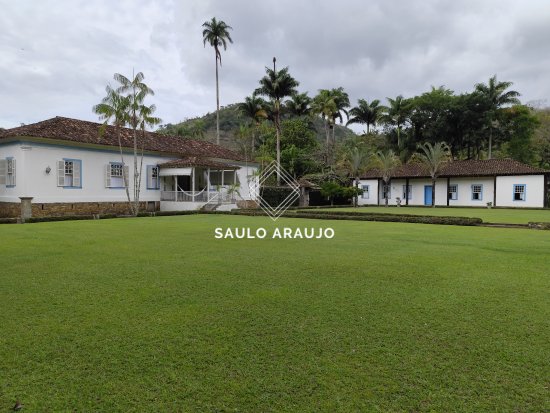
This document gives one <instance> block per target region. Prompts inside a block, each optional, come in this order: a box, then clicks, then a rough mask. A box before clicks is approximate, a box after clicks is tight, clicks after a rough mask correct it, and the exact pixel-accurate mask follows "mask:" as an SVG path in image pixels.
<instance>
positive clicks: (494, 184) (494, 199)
mask: <svg viewBox="0 0 550 413" xmlns="http://www.w3.org/2000/svg"><path fill="white" fill-rule="evenodd" d="M493 206H494V207H496V206H497V176H496V175H495V181H494V183H493Z"/></svg>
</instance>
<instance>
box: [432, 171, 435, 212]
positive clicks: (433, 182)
mask: <svg viewBox="0 0 550 413" xmlns="http://www.w3.org/2000/svg"><path fill="white" fill-rule="evenodd" d="M432 208H435V178H432Z"/></svg>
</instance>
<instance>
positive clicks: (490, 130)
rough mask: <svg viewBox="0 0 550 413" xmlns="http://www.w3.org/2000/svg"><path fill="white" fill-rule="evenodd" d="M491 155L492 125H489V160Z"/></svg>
mask: <svg viewBox="0 0 550 413" xmlns="http://www.w3.org/2000/svg"><path fill="white" fill-rule="evenodd" d="M491 122H492V121H491ZM492 155H493V125H492V124H491V128H490V129H489V159H491V158H492Z"/></svg>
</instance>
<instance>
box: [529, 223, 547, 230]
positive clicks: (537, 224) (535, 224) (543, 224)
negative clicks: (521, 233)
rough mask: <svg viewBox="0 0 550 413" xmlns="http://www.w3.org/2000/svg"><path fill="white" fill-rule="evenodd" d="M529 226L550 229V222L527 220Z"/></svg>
mask: <svg viewBox="0 0 550 413" xmlns="http://www.w3.org/2000/svg"><path fill="white" fill-rule="evenodd" d="M529 228H531V229H543V230H550V222H529Z"/></svg>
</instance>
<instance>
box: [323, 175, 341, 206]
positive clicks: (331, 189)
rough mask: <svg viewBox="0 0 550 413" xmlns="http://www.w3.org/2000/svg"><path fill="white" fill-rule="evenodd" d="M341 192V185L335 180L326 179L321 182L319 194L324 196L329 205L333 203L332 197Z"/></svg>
mask: <svg viewBox="0 0 550 413" xmlns="http://www.w3.org/2000/svg"><path fill="white" fill-rule="evenodd" d="M341 194H342V186H341V185H340V184H339V183H337V182H335V181H327V182H323V183H322V184H321V195H322V196H326V197H327V199H328V200H329V201H330V205H331V206H333V205H334V198H335V197H337V196H338V195H341Z"/></svg>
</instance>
